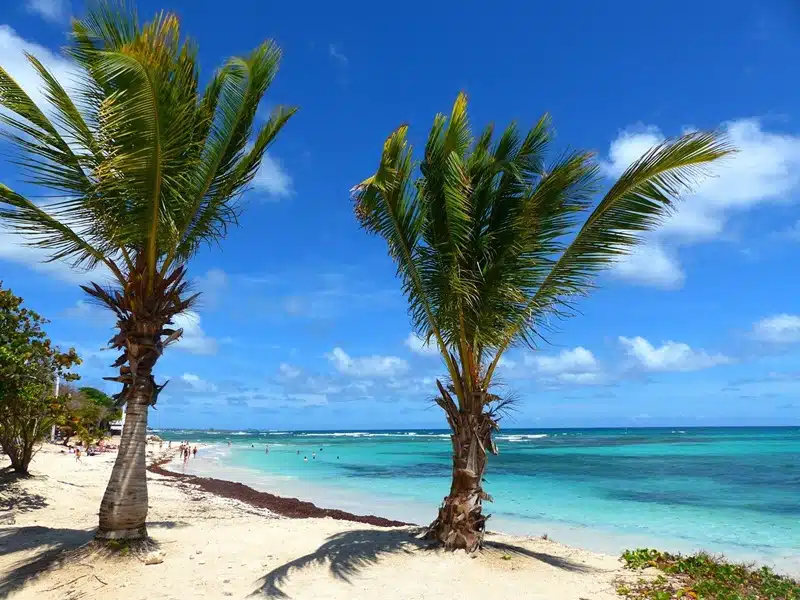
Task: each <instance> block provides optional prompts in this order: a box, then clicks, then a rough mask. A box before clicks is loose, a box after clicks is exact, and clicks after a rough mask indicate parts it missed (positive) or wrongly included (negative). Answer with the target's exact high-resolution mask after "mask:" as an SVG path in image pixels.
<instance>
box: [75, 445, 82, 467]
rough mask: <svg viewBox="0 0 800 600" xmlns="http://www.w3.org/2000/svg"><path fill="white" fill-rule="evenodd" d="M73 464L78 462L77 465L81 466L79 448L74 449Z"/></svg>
mask: <svg viewBox="0 0 800 600" xmlns="http://www.w3.org/2000/svg"><path fill="white" fill-rule="evenodd" d="M75 462H79V463H81V464H83V461H82V460H81V449H80V448H75Z"/></svg>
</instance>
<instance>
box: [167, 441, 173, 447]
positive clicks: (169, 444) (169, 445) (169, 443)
mask: <svg viewBox="0 0 800 600" xmlns="http://www.w3.org/2000/svg"><path fill="white" fill-rule="evenodd" d="M167 448H172V440H170V441H169V442H168V443H167Z"/></svg>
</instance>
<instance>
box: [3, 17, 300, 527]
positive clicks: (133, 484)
mask: <svg viewBox="0 0 800 600" xmlns="http://www.w3.org/2000/svg"><path fill="white" fill-rule="evenodd" d="M71 34H72V35H71V43H70V45H69V46H68V47H67V48H66V55H67V56H68V57H69V58H70V59H71V60H72V61H73V63H74V65H75V75H74V77H72V78H71V80H70V81H68V82H67V81H64V82H60V81H58V80H57V79H56V78H55V77H54V75H53V73H52V72H50V71H49V70H48V69H47V68H46V67H45V66H44V65H43V64H42V63H41V62H40V61H39V60H38V59H37V58H36V57H34V56H29V57H28V60H29V62H30V64H31V66H32V67H33V68H34V69H35V70H36V71H37V72H38V73H39V75H40V76H41V84H42V87H43V90H44V95H45V97H46V99H47V104H48V106H47V107H46V108H42V107H39V106H37V105H36V104H35V103H34V102H33V101H32V100H31V97H30V96H29V95H28V93H26V91H25V90H23V89H22V88H21V87H20V86H19V85H18V84H17V82H16V81H15V80H14V79H13V78H12V77H11V76H10V75H9V74H8V73H7V72H6V71H5V70H3V69H2V68H0V107H2V111H0V121H1V122H2V124H3V125H4V126H5V128H4V131H5V135H6V137H7V139H8V140H9V141H10V142H12V143H13V144H15V145H16V147H17V149H18V150H19V152H20V156H19V157H18V158H17V159H16V162H15V164H16V165H19V167H20V169H21V171H22V175H23V177H21V179H24V180H26V182H27V183H28V184H30V185H33V186H39V187H40V188H43V189H45V190H46V193H47V197H48V199H47V201H46V202H42V201H34V200H31V199H30V198H28V197H26V196H24V195H22V194H21V193H19V192H17V191H15V190H12V189H10V188H9V187H7V186H5V185H0V224H2V225H4V226H5V227H7V228H10V229H12V230H13V231H15V232H17V233H19V234H20V235H21V236H22V238H23V240H24V241H25V242H27V243H28V244H30V245H32V246H35V247H37V248H39V249H41V250H45V251H47V252H48V253H49V259H50V260H53V261H56V260H58V261H67V262H68V263H69V264H70V265H71V266H72V267H73V268H75V269H95V271H94V274H93V277H94V275H96V278H94V281H93V282H92V283H87V284H86V285H83V286H82V288H83V290H84V291H85V292H86V294H87V295H88V296H89V298H90V300H91V301H92V302H94V303H95V304H98V305H100V306H101V307H104V308H105V309H107V310H109V311H111V313H112V314H113V315H114V318H115V320H116V333H115V335H114V336H113V337H112V338H111V339H110V340H109V348H110V349H113V350H117V351H119V355H118V357H117V358H116V360H115V361H114V362H113V367H114V368H115V369H118V372H117V374H116V375H114V376H113V377H109V378H108V379H110V380H112V381H115V382H118V383H119V384H121V386H122V387H121V391H120V392H119V393H118V394H116V397H115V400H117V402H118V403H119V404H124V405H125V413H126V420H125V426H124V429H123V432H122V438H121V441H120V444H119V451H118V455H117V459H116V463H115V465H114V468H113V471H112V474H111V477H110V479H109V482H108V487H107V488H106V492H105V495H104V496H103V500H102V503H101V506H100V511H99V527H98V532H97V536H98V537H99V538H104V539H110V538H130V539H138V538H143V537H144V536H146V528H145V520H146V517H147V483H146V473H145V438H146V429H147V414H148V410H149V408H150V407H151V406H153V405H155V404H156V402H157V400H158V394H159V392H160V391H161V390H162V389H163V387H164V385H166V383H160V384H159V383H157V382H156V380H155V377H154V367H155V365H156V362H157V361H158V359H159V358H160V356H161V355H162V353H163V352H164V350H165V348H167V347H168V346H170V345H172V344H174V343H176V342H178V341H179V340H180V338H181V335H182V333H183V332H182V329H180V328H178V327H176V326H175V325H174V323H175V321H174V320H175V317H176V316H178V315H180V314H183V313H187V311H190V309H191V308H192V307H193V306H194V305H195V303H196V301H197V299H198V294H197V293H193V292H192V291H191V289H190V282H189V280H188V277H187V267H188V265H189V261H190V260H191V258H192V257H193V256H194V255H195V254H196V253H197V251H198V250H199V249H200V248H202V247H204V246H205V245H213V244H216V243H217V242H219V240H220V239H221V238H223V237H225V235H226V232H227V230H228V228H229V227H231V226H232V225H235V224H236V223H237V222H238V218H239V215H240V209H241V205H240V202H239V199H240V197H241V195H242V193H243V192H244V191H245V190H247V189H248V186H249V184H250V183H251V181H252V180H253V178H254V177H255V175H256V172H257V171H258V168H259V166H260V164H261V161H262V159H263V157H264V154H265V152H266V150H267V148H268V147H269V146H270V144H272V142H273V141H274V140H275V139H276V136H277V135H278V133H279V132H280V131H281V129H282V128H283V126H284V125H285V124H286V123H287V121H288V120H289V119H290V118H291V116H292V115H293V114H294V113H295V109H294V108H287V107H283V106H277V107H275V108H274V109H273V110H272V113H271V115H270V116H269V117H268V118H267V119H266V120H265V121H263V122H257V121H256V111H257V110H258V107H259V104H260V102H261V100H262V98H263V97H264V94H265V92H266V91H267V89H268V88H269V86H270V84H271V83H272V81H273V78H274V77H275V75H276V73H277V71H278V67H279V63H280V60H281V51H280V49H279V48H278V46H277V45H276V44H275V43H274V42H272V41H265V42H264V43H263V44H261V45H259V46H258V47H257V48H255V49H254V50H252V51H251V52H250V53H249V54H247V55H245V56H239V57H234V58H231V59H229V60H228V61H227V62H226V63H225V64H224V65H223V66H222V67H221V68H220V69H218V70H217V71H216V72H215V73H213V74H211V75H210V77H207V78H205V79H207V84H206V86H205V88H202V87H201V86H200V77H199V68H198V64H197V46H196V45H195V44H194V43H193V42H191V41H190V40H187V39H186V38H185V37H182V35H181V30H180V24H179V21H178V18H177V16H176V15H174V14H172V13H166V12H162V13H158V14H157V15H156V16H155V17H154V19H153V20H152V21H151V22H149V23H145V24H141V23H140V22H139V19H138V17H137V16H136V14H135V12H134V11H132V10H130V9H129V8H127V7H126V6H125V5H124V4H123V3H122V2H118V3H117V2H95V3H93V4H91V6H90V9H89V11H88V13H87V16H86V17H85V18H84V19H82V20H73V21H72V32H71ZM1 61H2V59H0V66H2V65H1ZM65 85H66V86H67V87H66V88H65V87H64V86H65ZM97 282H99V283H97ZM190 316H191V315H190Z"/></svg>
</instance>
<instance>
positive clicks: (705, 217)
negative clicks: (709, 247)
mask: <svg viewBox="0 0 800 600" xmlns="http://www.w3.org/2000/svg"><path fill="white" fill-rule="evenodd" d="M723 129H724V130H725V131H726V132H727V134H728V136H729V138H730V141H731V143H732V144H733V146H734V147H735V148H737V150H738V153H737V154H735V155H733V156H730V157H728V158H726V159H724V160H723V161H722V162H720V163H717V164H714V165H712V166H710V167H709V169H710V171H711V173H712V175H713V176H711V177H708V178H705V179H703V180H702V181H700V182H699V183H698V184H697V185H696V186H695V190H696V191H695V193H694V194H693V195H691V196H690V197H687V198H686V199H685V200H684V201H682V202H680V203H679V204H678V210H677V212H676V214H674V215H673V216H672V217H670V218H669V219H667V221H666V222H665V223H664V224H663V226H662V227H660V228H659V229H658V230H657V231H656V232H655V233H654V234H653V235H652V236H651V237H650V238H649V239H648V242H647V245H646V246H644V247H643V248H642V249H640V251H639V252H638V253H637V255H634V256H632V257H630V258H626V259H622V260H621V261H620V263H619V264H618V265H617V266H616V267H615V268H614V269H613V270H612V273H614V274H615V275H617V276H618V277H620V278H624V279H627V280H631V281H637V282H639V283H643V284H646V285H653V286H658V287H670V288H675V287H680V285H681V284H682V282H683V274H682V271H681V268H680V266H679V264H678V263H677V259H676V256H675V252H674V251H673V252H668V251H666V250H665V247H668V248H672V249H673V250H674V248H677V247H678V246H680V245H686V244H693V243H698V242H702V241H708V240H712V239H715V238H718V237H719V236H720V235H722V234H723V233H724V231H725V225H726V223H727V221H728V219H729V217H730V216H731V215H732V214H734V213H737V212H744V211H746V210H749V209H752V208H754V207H756V206H758V205H762V204H767V203H774V202H785V201H787V200H789V198H788V196H790V195H791V194H792V193H794V192H796V191H798V189H800V135H791V134H785V133H775V132H770V131H766V130H765V129H764V128H763V125H762V123H761V121H759V120H758V119H739V120H736V121H729V122H727V123H724V124H723ZM663 139H664V135H663V134H662V133H661V131H660V130H659V129H658V128H657V127H653V126H648V127H644V128H642V127H640V128H638V129H634V130H630V131H626V132H622V133H621V134H620V135H619V137H617V139H616V140H614V141H613V142H612V143H611V146H610V149H609V156H608V161H607V162H605V163H603V169H604V171H605V173H606V174H607V175H609V176H610V177H617V176H619V175H620V174H621V173H622V172H623V171H624V170H625V169H626V168H627V167H628V166H629V165H630V164H631V163H632V162H633V161H635V160H636V159H637V158H639V157H640V156H641V155H642V154H643V153H644V152H646V151H647V150H648V149H649V148H650V147H652V146H653V145H655V144H657V143H659V142H661V141H663ZM648 258H650V259H653V260H654V261H655V262H650V261H649V260H648Z"/></svg>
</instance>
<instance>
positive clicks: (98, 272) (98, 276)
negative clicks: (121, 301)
mask: <svg viewBox="0 0 800 600" xmlns="http://www.w3.org/2000/svg"><path fill="white" fill-rule="evenodd" d="M25 241H26V240H25V238H24V237H23V236H21V235H19V234H17V233H14V232H12V231H9V230H7V229H2V227H1V226H0V260H1V261H8V262H12V263H16V264H18V265H22V266H24V267H29V268H31V269H33V270H34V271H38V272H39V273H42V274H44V275H49V276H50V277H53V278H55V279H59V280H61V281H65V282H67V283H75V284H79V283H86V282H87V281H96V282H97V283H100V284H103V283H105V282H107V281H108V280H109V279H111V273H110V271H109V270H108V269H107V268H106V267H105V266H100V267H98V268H96V269H94V270H92V271H86V270H85V269H73V268H72V267H70V266H69V265H68V264H67V263H65V262H62V261H58V262H45V261H46V260H47V259H48V258H49V255H50V253H49V252H48V251H46V250H42V249H40V248H33V247H31V246H27V245H26V244H25Z"/></svg>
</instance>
